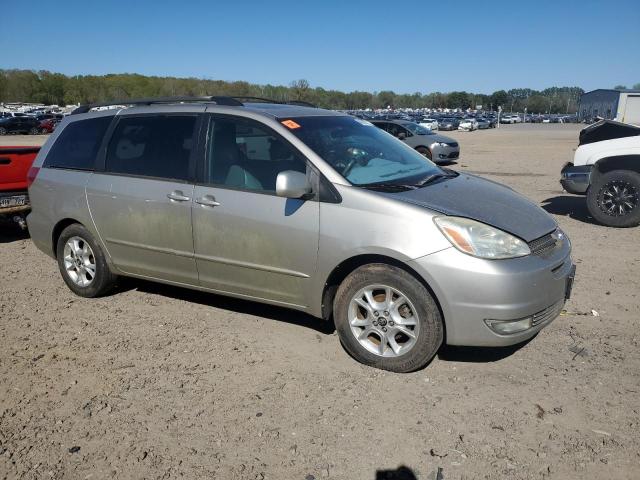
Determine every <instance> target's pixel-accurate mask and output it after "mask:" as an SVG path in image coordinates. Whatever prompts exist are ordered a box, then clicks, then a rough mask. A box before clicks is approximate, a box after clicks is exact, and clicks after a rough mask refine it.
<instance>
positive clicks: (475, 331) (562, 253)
mask: <svg viewBox="0 0 640 480" xmlns="http://www.w3.org/2000/svg"><path fill="white" fill-rule="evenodd" d="M570 252H571V246H570V244H569V241H568V240H566V239H565V240H564V241H562V243H561V244H559V245H557V246H556V247H555V248H554V249H553V250H551V251H546V252H545V253H544V256H538V255H533V254H532V255H528V256H526V257H521V258H514V259H508V260H482V259H479V258H475V257H471V256H469V255H465V254H464V253H462V252H460V251H458V250H456V249H455V248H453V247H451V248H448V249H446V250H441V251H440V252H437V253H434V254H431V255H427V256H426V257H421V258H418V259H416V260H413V261H412V262H410V265H411V267H412V268H414V269H415V270H416V271H417V272H418V273H419V274H420V275H421V276H422V277H423V278H424V279H425V280H426V282H427V283H428V284H429V286H430V287H431V288H432V289H433V292H434V293H435V295H436V297H437V298H438V301H439V302H440V306H441V308H442V313H443V315H444V319H445V326H446V342H447V344H449V345H466V346H507V345H514V344H517V343H520V342H523V341H525V340H528V339H529V338H531V337H533V336H534V335H535V334H536V333H538V332H539V331H540V330H541V329H542V328H544V327H545V326H546V325H548V324H549V323H551V322H552V321H553V320H554V319H555V318H556V317H557V316H558V314H559V313H560V311H561V309H562V306H563V305H564V301H565V298H566V297H567V296H568V294H569V293H570V289H571V285H572V283H573V275H574V272H575V266H574V265H573V262H572V260H571V255H570ZM526 317H533V318H534V319H533V320H532V322H531V323H532V326H531V327H530V328H528V329H527V330H525V331H522V332H518V333H513V334H508V335H501V334H498V333H495V332H494V331H493V330H492V329H490V328H489V326H488V325H487V323H486V322H485V320H498V321H499V320H504V321H513V320H518V319H523V318H526Z"/></svg>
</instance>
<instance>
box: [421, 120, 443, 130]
mask: <svg viewBox="0 0 640 480" xmlns="http://www.w3.org/2000/svg"><path fill="white" fill-rule="evenodd" d="M416 123H418V125H422V126H423V127H425V128H428V129H429V130H433V131H437V130H438V121H437V120H436V119H434V118H423V119H422V120H420V121H419V122H416Z"/></svg>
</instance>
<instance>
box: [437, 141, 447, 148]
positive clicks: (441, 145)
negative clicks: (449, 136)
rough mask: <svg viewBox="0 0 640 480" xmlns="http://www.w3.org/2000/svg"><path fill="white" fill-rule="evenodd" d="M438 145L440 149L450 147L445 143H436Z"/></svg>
mask: <svg viewBox="0 0 640 480" xmlns="http://www.w3.org/2000/svg"><path fill="white" fill-rule="evenodd" d="M436 145H437V146H439V147H442V148H446V147H448V146H449V145H448V144H446V143H444V142H436Z"/></svg>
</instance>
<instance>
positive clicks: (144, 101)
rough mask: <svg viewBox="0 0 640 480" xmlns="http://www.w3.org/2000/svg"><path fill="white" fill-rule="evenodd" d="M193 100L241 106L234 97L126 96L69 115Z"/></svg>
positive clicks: (92, 104) (90, 104) (86, 106)
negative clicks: (102, 109)
mask: <svg viewBox="0 0 640 480" xmlns="http://www.w3.org/2000/svg"><path fill="white" fill-rule="evenodd" d="M195 102H212V103H215V104H216V105H227V106H231V107H241V106H242V105H243V103H242V102H240V101H239V100H237V99H235V98H234V97H223V96H211V97H209V96H207V97H154V98H127V99H122V100H112V101H110V102H97V103H89V104H86V105H80V106H79V107H78V108H76V109H75V110H74V111H72V112H71V115H75V114H78V113H87V112H88V111H90V110H91V109H92V108H96V107H110V106H114V105H154V104H158V103H195Z"/></svg>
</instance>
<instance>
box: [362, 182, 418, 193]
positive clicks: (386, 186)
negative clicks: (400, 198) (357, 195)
mask: <svg viewBox="0 0 640 480" xmlns="http://www.w3.org/2000/svg"><path fill="white" fill-rule="evenodd" d="M358 186H359V187H362V188H368V189H369V190H383V191H384V190H387V191H388V190H396V191H400V192H402V191H405V190H415V189H416V188H418V187H417V186H416V185H405V184H402V183H365V184H362V185H358Z"/></svg>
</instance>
